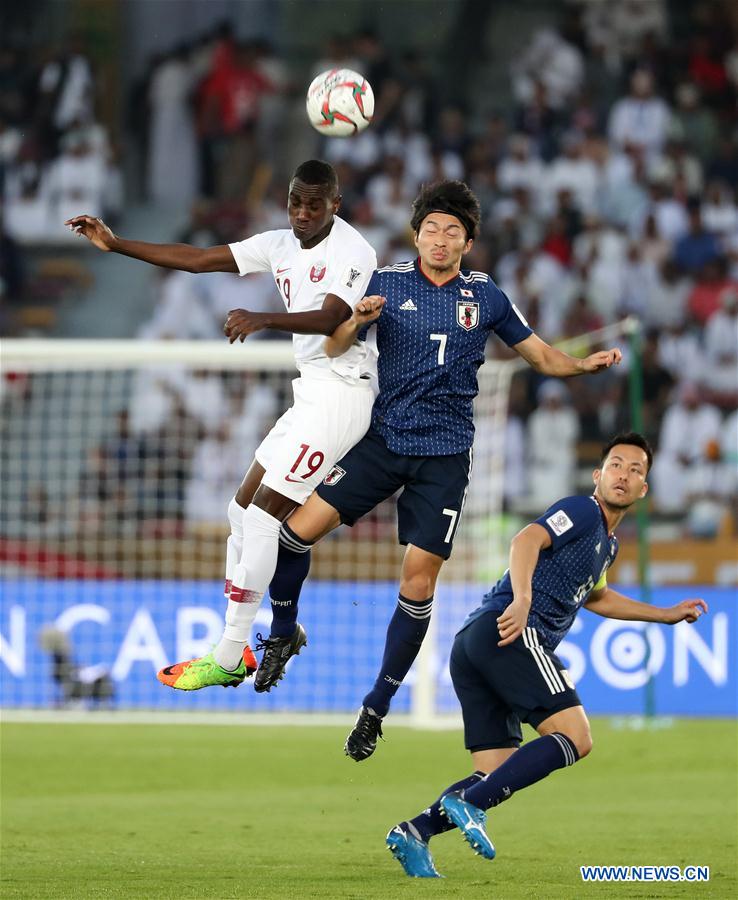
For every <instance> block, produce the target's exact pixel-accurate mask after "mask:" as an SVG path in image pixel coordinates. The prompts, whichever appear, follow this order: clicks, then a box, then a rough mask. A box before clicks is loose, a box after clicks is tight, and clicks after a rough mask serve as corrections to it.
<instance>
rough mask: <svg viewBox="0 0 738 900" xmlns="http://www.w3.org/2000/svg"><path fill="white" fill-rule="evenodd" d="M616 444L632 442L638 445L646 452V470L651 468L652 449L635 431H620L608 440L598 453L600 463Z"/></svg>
mask: <svg viewBox="0 0 738 900" xmlns="http://www.w3.org/2000/svg"><path fill="white" fill-rule="evenodd" d="M618 444H632V445H633V446H634V447H640V448H641V450H643V452H644V453H645V454H646V459H647V461H648V465H647V467H646V472H648V471H649V470H650V469H651V465H652V463H653V450H652V449H651V445H650V444H649V443H648V441H647V440H646V439H645V438H644V437H643V435H642V434H639V433H638V432H637V431H622V432H621V433H620V434H616V435H615V437H614V438H612V439H611V440H609V441H608V442H607V443H606V444H605V446H604V447H603V448H602V452H601V453H600V464H602V463H603V462H604V461H605V460H606V459H607V457H608V454H609V453H610V451H611V450H612V448H613V447H615V446H617V445H618Z"/></svg>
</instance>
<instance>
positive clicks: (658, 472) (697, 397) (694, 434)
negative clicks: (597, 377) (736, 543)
mask: <svg viewBox="0 0 738 900" xmlns="http://www.w3.org/2000/svg"><path fill="white" fill-rule="evenodd" d="M720 428H721V420H720V413H719V411H718V410H717V409H716V408H715V407H714V406H711V405H709V404H707V403H705V402H704V401H703V400H702V397H701V394H700V391H699V388H698V387H697V386H696V385H695V384H690V383H689V382H682V384H681V385H680V386H679V387H678V389H677V395H676V399H675V401H674V402H673V403H672V404H671V405H670V406H669V407H668V408H667V410H666V413H665V415H664V419H663V422H662V425H661V433H660V435H659V444H658V448H659V452H658V454H657V456H656V460H655V462H654V467H653V471H652V474H651V483H652V488H653V497H654V503H655V505H656V508H657V509H658V510H659V511H660V512H669V513H680V514H682V513H684V512H685V510H686V502H687V497H688V481H687V475H688V474H689V471H690V468H691V467H692V466H695V465H696V464H698V463H699V462H701V461H702V460H703V459H704V456H705V452H706V450H707V448H708V444H710V442H714V441H718V440H719V438H720Z"/></svg>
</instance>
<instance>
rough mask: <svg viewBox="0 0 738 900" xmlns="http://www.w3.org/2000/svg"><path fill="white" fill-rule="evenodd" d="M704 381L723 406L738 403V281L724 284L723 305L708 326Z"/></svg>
mask: <svg viewBox="0 0 738 900" xmlns="http://www.w3.org/2000/svg"><path fill="white" fill-rule="evenodd" d="M704 344H705V362H706V363H707V365H706V366H705V373H704V377H703V384H704V386H705V388H706V389H707V392H708V393H709V396H710V399H711V400H712V402H713V403H715V404H716V405H718V406H720V407H722V408H723V409H731V408H734V407H736V406H737V405H738V284H735V285H730V286H729V287H726V288H723V290H722V291H721V293H720V308H719V309H718V310H717V311H716V312H715V313H714V314H713V315H712V316H710V318H709V320H708V322H707V325H706V326H705V338H704Z"/></svg>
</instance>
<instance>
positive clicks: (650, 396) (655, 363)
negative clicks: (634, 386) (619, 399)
mask: <svg viewBox="0 0 738 900" xmlns="http://www.w3.org/2000/svg"><path fill="white" fill-rule="evenodd" d="M658 347H659V333H658V332H657V331H655V330H653V331H648V332H646V335H645V338H644V341H643V346H642V348H641V377H642V378H643V413H642V416H643V421H644V422H646V423H649V425H650V427H651V428H652V429H655V428H656V427H657V425H658V423H659V422H661V420H662V418H663V414H664V410H665V409H666V407H667V404H668V401H669V396H670V394H671V391H672V389H673V387H674V385H675V383H676V380H675V378H674V376H673V375H672V374H671V372H669V370H668V369H666V368H665V367H664V366H663V365H662V364H661V363H660V361H659V352H658ZM655 436H656V435H654V437H655Z"/></svg>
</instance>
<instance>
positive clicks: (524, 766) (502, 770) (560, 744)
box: [464, 732, 579, 809]
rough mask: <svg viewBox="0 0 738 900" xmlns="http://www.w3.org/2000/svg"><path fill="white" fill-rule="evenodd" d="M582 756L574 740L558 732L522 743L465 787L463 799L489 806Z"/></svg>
mask: <svg viewBox="0 0 738 900" xmlns="http://www.w3.org/2000/svg"><path fill="white" fill-rule="evenodd" d="M578 759H579V753H578V752H577V748H576V747H575V746H574V743H573V742H572V741H571V740H570V739H569V738H568V737H567V736H566V735H565V734H559V733H558V732H555V733H554V734H547V735H546V736H545V737H540V738H536V740H534V741H530V742H529V743H527V744H523V746H522V747H521V748H520V749H519V750H518V751H517V752H515V753H513V755H512V756H511V757H510V758H509V759H507V760H505V762H504V763H503V764H502V765H501V766H500V767H499V768H498V769H495V771H494V772H491V773H490V774H489V775H487V776H486V778H484V779H483V780H482V781H480V782H479V784H475V785H472V787H469V788H466V789H465V791H464V800H466V801H468V802H469V803H472V804H473V805H474V806H478V807H479V808H480V809H489V808H490V807H491V806H497V805H498V803H502V802H503V800H507V799H508V798H509V797H512V795H513V794H514V793H515V791H519V790H521V789H522V788H526V787H529V786H530V785H531V784H535V783H536V781H540V780H541V779H542V778H545V777H546V775H550V774H551V772H555V771H556V769H563V768H564V767H565V766H573V765H574V763H575V762H576V761H577V760H578Z"/></svg>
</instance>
